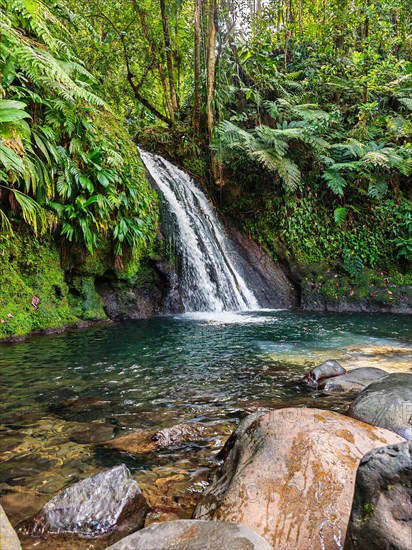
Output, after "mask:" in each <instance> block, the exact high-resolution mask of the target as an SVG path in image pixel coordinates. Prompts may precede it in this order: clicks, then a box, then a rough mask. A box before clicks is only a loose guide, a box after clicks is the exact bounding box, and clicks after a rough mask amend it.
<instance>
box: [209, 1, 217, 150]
mask: <svg viewBox="0 0 412 550" xmlns="http://www.w3.org/2000/svg"><path fill="white" fill-rule="evenodd" d="M216 17H217V0H209V21H208V46H207V130H208V134H209V141H212V137H213V125H214V121H215V120H214V118H215V117H214V110H213V98H214V93H215V70H216V34H217V29H216Z"/></svg>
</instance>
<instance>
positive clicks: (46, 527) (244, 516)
mask: <svg viewBox="0 0 412 550" xmlns="http://www.w3.org/2000/svg"><path fill="white" fill-rule="evenodd" d="M300 383H301V384H302V385H307V384H309V386H310V387H311V388H312V390H311V391H313V392H314V395H316V396H317V398H318V399H319V403H322V398H321V396H322V394H326V395H327V394H330V393H333V394H339V395H341V397H342V398H343V396H347V397H349V396H350V399H348V402H347V405H348V404H349V403H350V406H349V407H347V406H346V409H345V411H343V410H342V413H343V412H344V413H345V414H342V413H337V412H334V411H328V410H325V409H319V408H308V407H300V408H296V407H295V408H293V407H292V408H290V407H289V408H287V407H286V408H285V407H282V408H278V409H274V408H269V410H266V411H265V410H263V409H262V408H260V409H259V410H257V411H256V412H254V413H253V414H250V415H248V416H246V417H245V418H244V419H243V420H242V421H241V423H240V424H239V425H238V427H237V428H236V429H235V431H233V432H232V433H231V435H230V437H228V436H229V433H230V431H231V430H230V423H228V424H227V425H226V426H223V425H222V424H220V425H216V426H213V425H210V426H208V427H205V426H204V425H202V424H198V425H196V424H193V423H192V424H188V423H181V424H176V425H174V426H172V427H168V428H167V427H166V428H163V429H160V430H152V431H150V430H149V431H147V430H146V431H144V430H132V431H130V432H128V433H126V434H119V435H115V434H114V432H113V428H112V427H110V425H105V424H101V423H96V424H95V426H94V427H90V426H89V427H88V429H85V426H84V425H83V424H82V422H73V421H72V422H69V421H62V420H60V421H55V422H54V424H50V423H47V421H42V422H40V423H39V424H40V426H37V429H36V430H34V431H33V430H31V428H30V424H29V425H28V428H27V430H26V432H27V433H26V437H25V439H24V440H23V442H21V441H19V440H18V439H17V438H16V439H14V440H13V434H9V439H8V445H9V448H8V450H6V451H5V453H4V454H3V456H6V457H7V453H10V452H15V453H16V452H17V453H18V454H20V455H22V456H24V454H25V452H27V450H28V449H30V451H31V452H33V450H34V449H36V451H37V453H38V457H39V459H40V457H41V459H40V460H39V461H38V462H39V468H40V469H41V466H40V465H41V464H43V465H44V463H46V464H47V462H48V461H51V460H57V461H58V457H56V455H55V453H54V451H56V450H57V449H59V452H60V453H61V452H62V451H64V453H65V454H64V456H65V460H66V461H67V460H69V461H70V460H79V461H81V462H82V463H84V464H85V477H84V479H83V480H82V481H77V482H75V480H73V482H72V483H67V479H64V474H61V475H60V477H59V475H58V474H56V475H55V476H54V478H47V477H45V479H44V480H43V481H44V485H45V486H47V485H48V484H49V494H52V493H53V492H56V491H58V489H59V487H61V488H62V489H63V487H64V489H63V490H62V491H60V492H59V493H58V494H57V495H56V496H55V497H53V498H52V499H51V500H50V499H49V498H47V490H46V491H42V492H38V491H35V490H31V489H30V487H25V488H24V490H22V491H20V490H19V488H18V487H16V486H14V487H10V490H9V491H8V492H7V489H6V492H5V493H6V494H5V495H4V496H5V498H3V503H4V504H3V505H4V506H5V508H6V509H7V510H8V511H10V510H11V513H9V516H10V519H11V520H12V523H13V524H14V525H15V528H16V531H17V533H18V536H19V538H20V541H21V543H22V545H23V548H38V547H39V544H40V545H41V546H40V547H41V548H42V549H43V548H45V549H49V548H50V549H52V548H53V549H68V550H70V549H72V548H73V549H74V548H84V549H103V548H107V547H108V546H110V545H112V544H113V546H110V547H111V548H112V547H113V550H115V549H116V550H124V549H125V548H127V549H128V550H129V549H132V548H136V549H140V550H145V549H147V550H148V549H152V548H153V549H154V548H156V550H168V549H169V548H174V547H176V548H179V549H187V550H192V549H195V548H199V550H200V549H202V550H203V549H209V548H210V549H212V548H217V547H219V546H222V547H225V545H226V547H230V548H239V550H243V549H245V550H246V549H249V548H255V549H256V550H263V548H268V549H270V548H276V549H278V548H282V550H283V549H285V550H286V549H289V548H291V549H292V548H293V549H295V548H297V549H301V548H302V550H303V549H304V548H307V547H308V544H310V547H311V548H314V549H318V548H319V549H321V548H328V549H329V548H330V549H333V548H336V549H342V548H344V547H345V549H348V550H350V549H359V550H360V549H362V550H363V549H365V548H369V547H370V548H372V547H373V548H375V549H376V548H382V549H383V548H389V547H390V548H394V549H399V550H401V549H402V550H406V549H408V548H410V546H408V544H409V542H408V541H410V538H409V535H410V532H411V531H410V529H411V528H412V524H411V517H412V514H411V509H412V505H411V496H412V493H411V487H410V476H411V474H412V457H411V452H412V448H411V445H412V443H411V441H412V431H411V427H412V426H411V413H412V374H410V373H393V374H390V373H387V372H385V371H382V370H379V369H376V368H370V369H368V368H366V367H360V368H358V369H354V370H352V371H349V372H346V369H345V368H344V367H343V366H342V365H340V364H339V363H338V362H336V361H328V362H326V363H323V364H321V365H319V366H318V367H316V368H314V369H313V370H312V371H311V372H308V373H307V374H306V376H305V377H304V378H303V379H302V380H301V382H300ZM342 403H343V401H342ZM106 404H107V403H106ZM84 405H85V403H83V405H81V404H80V403H79V402H77V401H76V400H71V401H70V400H69V401H68V402H67V403H66V407H69V406H70V407H74V408H75V409H76V410H78V414H81V411H82V410H83V409H82V407H84ZM93 405H95V406H97V403H96V402H91V401H90V402H89V403H88V406H89V407H90V406H93ZM63 409H64V407H63ZM27 421H28V419H27V418H26V422H27ZM41 430H43V431H44V433H46V432H49V431H50V430H52V431H53V433H54V440H53V441H52V442H53V444H54V448H53V446H51V445H50V443H51V442H50V439H49V438H48V439H47V445H44V444H43V445H42V438H41ZM65 431H66V433H67V431H68V433H70V434H71V438H72V440H73V441H71V442H70V443H68V442H67V441H66V440H65V436H64V434H65ZM201 441H203V443H204V442H205V441H206V442H209V445H206V446H204V447H203V460H204V461H205V462H203V467H202V466H201V463H202V459H200V460H199V456H198V457H197V458H198V464H197V468H193V469H192V470H189V471H188V469H187V463H186V464H185V459H184V458H182V457H181V458H180V466H179V465H178V464H176V465H175V468H174V469H172V470H170V468H169V469H168V468H167V467H163V468H162V467H161V466H159V467H158V469H156V468H153V469H152V470H151V476H150V477H149V476H147V475H143V472H142V471H141V472H140V473H139V471H137V472H136V471H135V472H133V475H132V474H131V472H130V471H129V469H128V468H127V466H126V465H125V464H119V465H118V466H115V467H113V468H111V469H108V470H104V471H100V472H94V471H93V469H92V468H87V466H86V465H87V456H88V453H91V452H93V451H92V449H93V447H94V446H95V445H98V446H99V447H101V448H102V449H110V450H113V449H114V450H116V451H117V452H118V453H119V461H121V460H122V459H123V458H125V457H126V456H133V457H134V458H136V457H140V458H141V460H143V461H144V460H145V458H147V456H150V454H152V453H156V454H157V455H158V456H159V457H161V454H162V450H164V449H170V448H176V449H178V448H179V446H182V445H188V444H189V445H194V446H196V445H197V444H199V442H201ZM224 441H226V443H225V444H224V446H223V447H222V445H223V442H224ZM62 447H63V448H62ZM217 451H218V452H217ZM186 460H187V459H186ZM5 462H7V460H6V461H5ZM21 467H22V468H24V463H22V465H21ZM179 468H180V469H179ZM4 490H5V487H4V486H3V491H4ZM16 499H20V501H21V502H23V501H24V502H25V503H26V508H24V507H20V508H19V512H20V516H19V515H14V514H13V501H16ZM16 509H17V507H16ZM35 509H36V513H33V510H35ZM2 513H3V518H5V516H4V512H2ZM192 517H193V518H194V519H190V518H192ZM210 520H212V521H210ZM159 522H160V523H159ZM2 530H3V531H4V534H3V535H2V536H4V537H5V538H4V539H3V540H7V541H10V542H7V544H8V545H9V547H10V549H12V548H13V549H14V548H18V547H19V546H18V545H19V542H18V540H17V539H16V536H15V532H14V531H13V529H12V527H11V525H10V524H9V523H8V522H7V521H6V519H3V520H2ZM133 533H134V534H133ZM125 537H126V538H125ZM121 539H123V540H121ZM116 541H120V542H116ZM9 547H8V548H9Z"/></svg>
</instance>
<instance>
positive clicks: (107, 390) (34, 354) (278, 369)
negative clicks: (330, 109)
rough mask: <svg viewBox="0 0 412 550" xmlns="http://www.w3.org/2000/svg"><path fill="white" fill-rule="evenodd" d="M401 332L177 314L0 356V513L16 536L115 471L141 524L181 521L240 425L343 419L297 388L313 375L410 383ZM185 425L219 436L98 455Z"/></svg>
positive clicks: (376, 321) (321, 319) (387, 320)
mask: <svg viewBox="0 0 412 550" xmlns="http://www.w3.org/2000/svg"><path fill="white" fill-rule="evenodd" d="M404 319H405V318H402V317H396V316H390V315H387V316H379V315H375V316H368V315H312V314H307V313H305V314H296V313H290V312H286V311H261V312H238V313H219V314H208V313H196V314H195V313H188V314H185V315H179V316H169V317H164V318H156V319H150V320H142V321H136V322H125V323H123V324H116V325H113V326H108V327H99V328H92V329H90V330H87V331H81V332H71V333H66V334H60V335H54V336H47V337H40V336H38V337H33V338H31V339H29V340H27V341H25V342H23V343H20V344H13V345H7V346H4V347H2V348H1V350H0V354H1V360H2V371H1V373H2V382H3V385H4V389H3V390H2V401H3V410H2V416H1V419H0V422H1V423H0V434H1V435H2V436H4V437H3V438H2V442H1V444H0V500H1V502H2V504H3V505H4V508H5V510H6V512H7V513H8V514H10V516H11V518H12V521H13V522H14V523H16V522H17V521H20V520H22V519H25V518H26V517H29V516H30V515H32V514H34V513H35V512H37V511H38V510H39V508H41V506H42V505H43V504H44V503H45V501H46V500H49V499H50V498H51V497H52V496H53V495H54V494H56V493H57V492H58V491H60V490H61V489H62V488H64V486H66V485H68V484H70V483H73V482H74V481H77V480H79V479H83V478H85V477H88V476H90V475H93V474H94V473H97V472H98V471H101V470H102V469H104V468H108V467H111V466H114V465H115V464H120V463H122V462H123V463H125V464H126V465H127V466H128V467H129V468H130V469H131V471H132V473H133V476H134V477H135V478H136V479H137V480H138V481H139V483H141V485H142V487H143V490H144V492H145V494H146V496H147V497H148V498H149V501H150V503H151V504H152V505H153V508H154V512H153V514H152V515H151V516H150V517H149V519H148V521H149V522H151V521H159V520H162V519H175V518H184V517H189V516H190V514H191V511H192V509H193V506H194V504H195V501H196V499H197V498H198V495H199V494H200V491H201V488H202V487H203V486H204V484H205V483H207V478H208V474H209V472H210V468H212V467H213V464H214V462H213V457H214V456H215V455H216V454H217V452H218V451H219V449H220V448H221V447H222V445H223V443H224V441H225V439H226V438H227V436H228V434H229V433H230V431H231V430H232V429H233V427H234V426H235V425H236V423H237V422H238V421H239V419H241V418H242V417H244V416H245V415H246V414H248V413H250V412H254V411H256V410H263V409H265V408H281V407H293V406H309V407H314V406H316V407H319V408H327V409H333V410H336V411H344V410H345V409H346V407H347V405H348V402H349V398H348V397H347V396H337V395H334V396H322V395H321V394H318V393H317V392H314V391H311V390H309V389H308V388H307V387H305V386H302V385H300V384H299V380H300V378H301V377H302V375H303V373H304V372H307V371H308V370H309V369H310V368H311V367H313V366H314V365H315V364H318V363H320V362H322V361H324V360H326V359H336V360H338V361H341V362H342V364H343V365H344V366H345V367H346V368H355V367H358V366H368V365H370V366H379V367H381V368H383V369H385V370H387V371H391V372H392V371H399V370H408V369H409V368H410V363H411V360H412V334H411V329H410V328H409V327H408V324H407V323H405V320H404ZM184 422H191V423H193V422H195V423H197V424H201V425H204V426H205V427H206V428H207V429H208V430H210V429H211V428H213V429H214V430H215V432H216V434H215V435H214V436H211V437H210V438H206V439H204V440H200V441H196V442H186V443H182V444H181V445H177V446H175V447H172V448H163V449H161V450H157V451H156V452H152V453H148V454H146V455H144V454H143V455H139V456H134V455H132V454H130V453H125V452H121V451H118V450H116V449H110V448H107V447H106V446H105V445H104V443H105V441H108V440H111V438H113V437H115V436H118V435H122V434H126V433H130V431H132V430H141V431H146V432H153V431H155V430H158V429H160V428H164V427H170V426H173V425H176V424H181V423H184ZM65 484H66V485H65ZM18 495H21V498H19V496H18Z"/></svg>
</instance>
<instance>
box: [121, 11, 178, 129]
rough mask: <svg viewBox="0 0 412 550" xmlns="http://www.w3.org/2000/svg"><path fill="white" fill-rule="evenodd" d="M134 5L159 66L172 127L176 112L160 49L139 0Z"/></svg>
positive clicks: (151, 51)
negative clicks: (160, 57)
mask: <svg viewBox="0 0 412 550" xmlns="http://www.w3.org/2000/svg"><path fill="white" fill-rule="evenodd" d="M133 5H134V7H135V11H136V13H137V14H138V16H139V19H140V24H141V26H142V30H143V34H144V37H145V39H146V41H147V43H148V46H149V50H150V53H151V54H152V57H153V59H154V60H156V66H157V70H158V73H159V78H160V82H161V85H162V89H163V95H164V100H165V103H166V106H167V111H168V113H169V117H166V118H167V119H168V120H169V121H170V123H169V122H168V124H169V126H172V125H173V124H174V120H175V110H174V108H173V106H172V104H171V101H170V97H169V93H168V91H167V85H166V76H165V71H164V69H163V66H162V63H161V61H160V59H159V55H158V51H159V48H158V45H157V44H156V43H155V40H154V39H153V36H152V34H151V32H150V28H149V25H148V23H147V13H146V12H145V11H144V10H143V9H142V7H141V6H140V4H139V2H138V0H133ZM129 82H130V80H129ZM152 112H153V111H152Z"/></svg>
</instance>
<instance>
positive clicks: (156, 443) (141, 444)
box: [105, 424, 206, 454]
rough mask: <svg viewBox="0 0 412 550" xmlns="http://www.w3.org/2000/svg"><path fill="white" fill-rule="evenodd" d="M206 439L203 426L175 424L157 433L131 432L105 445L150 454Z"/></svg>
mask: <svg viewBox="0 0 412 550" xmlns="http://www.w3.org/2000/svg"><path fill="white" fill-rule="evenodd" d="M204 437H206V429H205V427H204V426H196V425H194V424H177V425H176V426H172V427H171V428H163V429H162V430H158V431H157V432H144V431H139V432H132V433H129V434H126V435H122V436H120V437H116V438H115V439H112V440H110V441H107V442H106V443H105V445H106V446H107V447H111V448H114V449H117V450H118V451H125V452H127V453H131V454H142V453H150V452H153V451H155V450H156V449H161V448H162V447H174V446H176V445H181V444H182V443H185V442H188V441H198V440H199V439H202V438H204Z"/></svg>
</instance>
